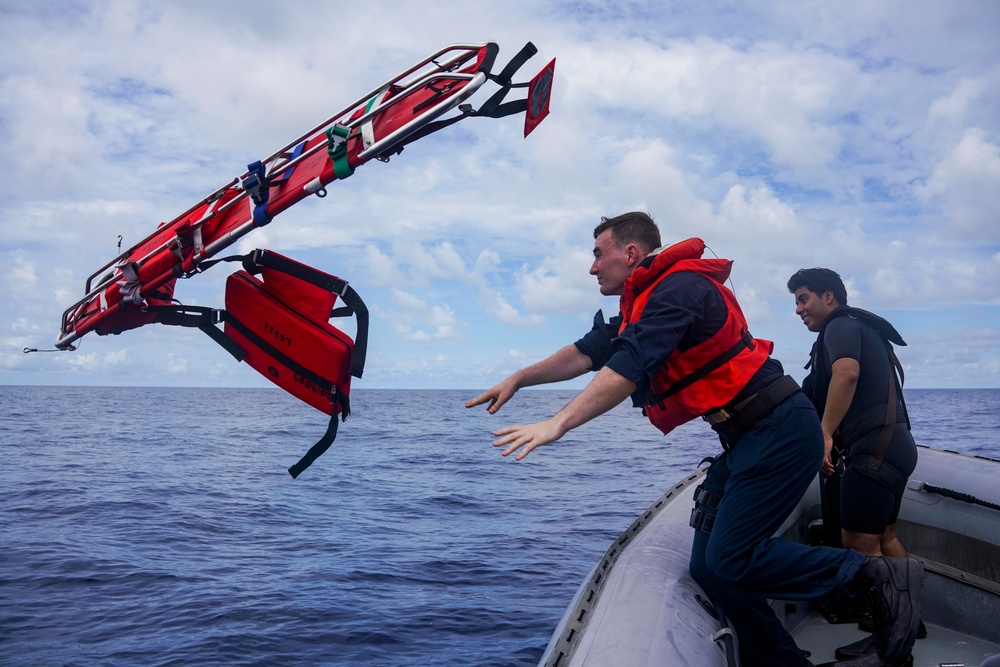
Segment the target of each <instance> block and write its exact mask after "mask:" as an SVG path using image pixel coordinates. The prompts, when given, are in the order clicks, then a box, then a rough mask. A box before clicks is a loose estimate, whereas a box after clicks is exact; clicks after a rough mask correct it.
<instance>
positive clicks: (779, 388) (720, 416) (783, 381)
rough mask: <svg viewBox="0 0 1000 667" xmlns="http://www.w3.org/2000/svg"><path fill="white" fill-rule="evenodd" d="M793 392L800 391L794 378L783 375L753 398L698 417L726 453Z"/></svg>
mask: <svg viewBox="0 0 1000 667" xmlns="http://www.w3.org/2000/svg"><path fill="white" fill-rule="evenodd" d="M797 391H800V388H799V383H798V382H796V381H795V378H793V377H791V376H789V375H783V376H782V377H780V378H779V379H777V380H775V381H774V382H772V383H771V384H769V385H767V386H766V387H764V388H763V389H761V390H760V391H758V392H757V393H756V394H754V395H753V396H750V397H749V398H746V399H744V400H742V401H740V402H739V403H736V404H734V405H730V406H726V407H723V408H720V409H718V410H713V411H712V412H709V413H708V414H706V415H705V416H704V417H702V418H703V419H704V420H705V421H707V422H708V423H709V424H711V425H712V429H713V430H714V431H715V432H716V433H718V434H719V438H720V439H721V440H722V446H723V448H725V449H727V450H728V449H731V448H732V447H734V446H735V445H736V441H737V440H739V439H740V437H741V436H742V435H743V434H744V433H746V432H747V431H749V430H750V429H752V428H753V426H754V424H756V423H757V422H758V421H760V420H761V419H763V418H764V417H766V416H767V415H769V414H771V411H772V410H774V408H775V407H777V405H778V404H779V403H781V402H782V401H783V400H785V399H786V398H788V397H789V396H791V395H792V394H794V393H795V392H797Z"/></svg>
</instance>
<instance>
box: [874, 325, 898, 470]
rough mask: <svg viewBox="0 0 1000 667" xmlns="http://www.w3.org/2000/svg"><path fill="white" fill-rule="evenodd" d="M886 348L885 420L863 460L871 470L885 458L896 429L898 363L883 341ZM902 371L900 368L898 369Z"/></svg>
mask: <svg viewBox="0 0 1000 667" xmlns="http://www.w3.org/2000/svg"><path fill="white" fill-rule="evenodd" d="M885 346H886V349H887V350H888V353H889V360H890V363H889V392H888V397H887V400H886V404H885V422H884V423H883V424H882V430H881V431H879V433H878V438H877V439H876V440H875V446H874V447H872V453H871V456H869V457H868V460H867V461H866V462H865V467H866V468H870V469H871V470H876V471H877V470H878V469H879V468H880V467H882V459H883V458H885V453H886V451H888V449H889V441H890V440H892V434H893V431H895V430H896V369H895V365H896V364H898V363H899V361H898V360H897V359H896V355H895V354H894V353H893V351H892V348H891V347H890V346H889V342H888V341H886V343H885ZM900 371H902V369H900Z"/></svg>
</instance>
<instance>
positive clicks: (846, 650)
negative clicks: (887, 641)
mask: <svg viewBox="0 0 1000 667" xmlns="http://www.w3.org/2000/svg"><path fill="white" fill-rule="evenodd" d="M874 642H875V635H868V636H867V637H865V638H864V639H859V640H858V641H856V642H854V643H852V644H847V645H846V646H841V647H840V648H838V649H837V650H836V651H834V652H833V654H834V655H835V656H837V660H850V659H852V658H857V657H858V656H861V655H864V654H865V653H870V652H871V651H874V650H875V648H874V647H873V646H872V644H873V643H874Z"/></svg>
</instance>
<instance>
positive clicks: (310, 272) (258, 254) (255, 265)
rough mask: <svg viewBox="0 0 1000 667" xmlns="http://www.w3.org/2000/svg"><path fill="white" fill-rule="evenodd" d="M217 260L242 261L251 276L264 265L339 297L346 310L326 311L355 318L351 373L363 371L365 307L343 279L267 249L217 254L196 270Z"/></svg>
mask: <svg viewBox="0 0 1000 667" xmlns="http://www.w3.org/2000/svg"><path fill="white" fill-rule="evenodd" d="M219 262H242V264H243V268H244V270H246V272H247V273H251V274H254V275H256V274H259V273H260V272H261V270H262V269H263V268H264V267H265V266H266V267H268V268H272V269H275V270H277V271H281V272H282V273H286V274H288V275H290V276H293V277H295V278H298V279H300V280H304V281H306V282H307V283H310V284H312V285H316V286H317V287H322V288H323V289H325V290H328V291H330V292H332V293H333V294H336V295H337V296H339V297H340V298H341V300H342V301H343V302H344V305H346V306H347V308H348V310H346V311H345V310H344V309H343V308H336V309H334V310H333V312H332V313H330V316H331V317H334V316H336V317H343V316H345V315H354V317H355V318H356V319H357V324H358V330H357V332H356V333H355V336H354V352H353V355H352V357H351V375H353V376H354V377H357V378H359V377H361V375H362V374H363V373H364V372H365V360H366V358H367V356H368V319H369V316H368V306H366V305H365V302H364V300H362V298H361V296H360V295H358V293H357V292H356V291H354V288H353V287H351V286H350V284H349V283H348V282H347V281H346V280H344V279H342V278H337V277H336V276H331V275H330V274H328V273H323V272H322V271H320V270H318V269H314V268H312V267H311V266H306V265H305V264H299V263H298V262H295V261H292V260H290V259H288V258H286V257H282V256H281V255H277V254H275V253H273V252H271V251H269V250H261V249H259V248H258V249H257V250H253V251H251V252H250V253H248V254H246V255H230V256H229V257H220V258H218V259H213V260H209V261H207V262H202V263H201V264H200V265H199V267H198V268H199V270H200V271H203V270H205V269H208V268H210V267H211V266H214V265H215V264H218V263H219ZM227 321H229V320H227Z"/></svg>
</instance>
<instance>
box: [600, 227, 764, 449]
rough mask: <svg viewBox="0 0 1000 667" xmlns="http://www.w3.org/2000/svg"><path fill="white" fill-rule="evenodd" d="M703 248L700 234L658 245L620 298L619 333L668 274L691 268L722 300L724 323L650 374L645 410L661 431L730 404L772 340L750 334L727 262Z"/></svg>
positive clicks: (626, 286) (750, 376)
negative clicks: (706, 255)
mask: <svg viewBox="0 0 1000 667" xmlns="http://www.w3.org/2000/svg"><path fill="white" fill-rule="evenodd" d="M704 251H705V242H704V241H702V240H701V239H699V238H692V239H688V240H686V241H681V242H680V243H676V244H674V245H672V246H669V247H666V248H663V249H662V250H661V251H659V252H658V253H657V254H656V255H654V256H653V260H652V262H650V263H649V264H648V265H645V266H644V265H640V266H639V267H638V268H636V270H635V271H633V272H632V275H631V276H630V277H629V278H628V280H626V281H625V291H624V293H623V294H622V297H621V313H622V323H621V328H620V329H619V334H621V332H623V331H624V330H625V327H627V326H628V325H629V324H631V323H633V322H637V321H638V320H639V319H640V318H641V317H642V311H643V309H644V308H645V307H646V303H647V302H648V301H649V297H650V296H651V295H652V293H653V290H654V289H656V286H657V285H658V284H659V283H660V281H661V280H663V279H664V278H666V277H667V276H668V275H670V274H672V273H677V272H679V271H694V272H695V273H699V274H701V275H703V276H705V277H706V278H708V280H709V281H710V282H711V283H712V286H714V287H715V288H716V289H717V290H719V293H720V294H721V295H722V298H723V300H724V301H725V302H726V309H727V311H728V312H727V315H726V322H725V324H723V325H722V328H721V329H719V331H718V333H716V334H715V335H714V336H712V337H711V338H710V339H708V340H707V341H705V342H703V343H700V344H698V345H695V346H694V347H692V348H690V349H688V350H685V351H683V352H681V351H680V350H674V351H673V352H672V353H671V355H670V356H669V357H668V358H667V361H666V363H665V364H664V366H663V368H661V369H660V370H659V371H657V372H656V375H655V376H654V377H653V381H652V383H651V384H650V389H649V400H648V402H647V405H646V408H645V410H644V412H645V414H646V416H647V417H649V421H651V422H652V423H653V425H654V426H656V427H657V428H658V429H660V431H662V432H663V433H664V434H666V433H669V432H670V431H672V430H673V429H675V428H676V427H678V426H680V425H681V424H684V423H685V422H688V421H691V420H692V419H694V418H695V417H700V416H701V415H704V414H706V413H707V412H709V411H711V410H712V409H714V408H720V407H722V406H724V405H726V404H727V403H729V402H730V401H731V400H732V399H733V398H735V397H736V395H737V394H738V393H739V391H740V390H741V389H743V387H745V386H746V385H747V383H748V382H749V381H750V379H751V378H752V377H753V375H754V373H756V372H757V370H758V369H760V367H761V366H762V365H763V364H764V361H765V360H767V357H768V355H769V354H770V353H771V351H772V350H773V349H774V343H772V342H771V341H767V340H759V339H758V340H755V339H754V338H753V337H752V336H750V333H749V331H748V327H747V322H746V318H745V317H744V316H743V311H742V310H740V306H739V304H738V303H737V302H736V297H735V296H733V293H732V292H730V291H729V290H728V289H727V288H726V286H725V285H723V282H724V281H725V280H727V279H728V278H729V273H730V271H731V270H732V266H733V263H732V261H730V260H728V259H701V256H702V253H703V252H704Z"/></svg>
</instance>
